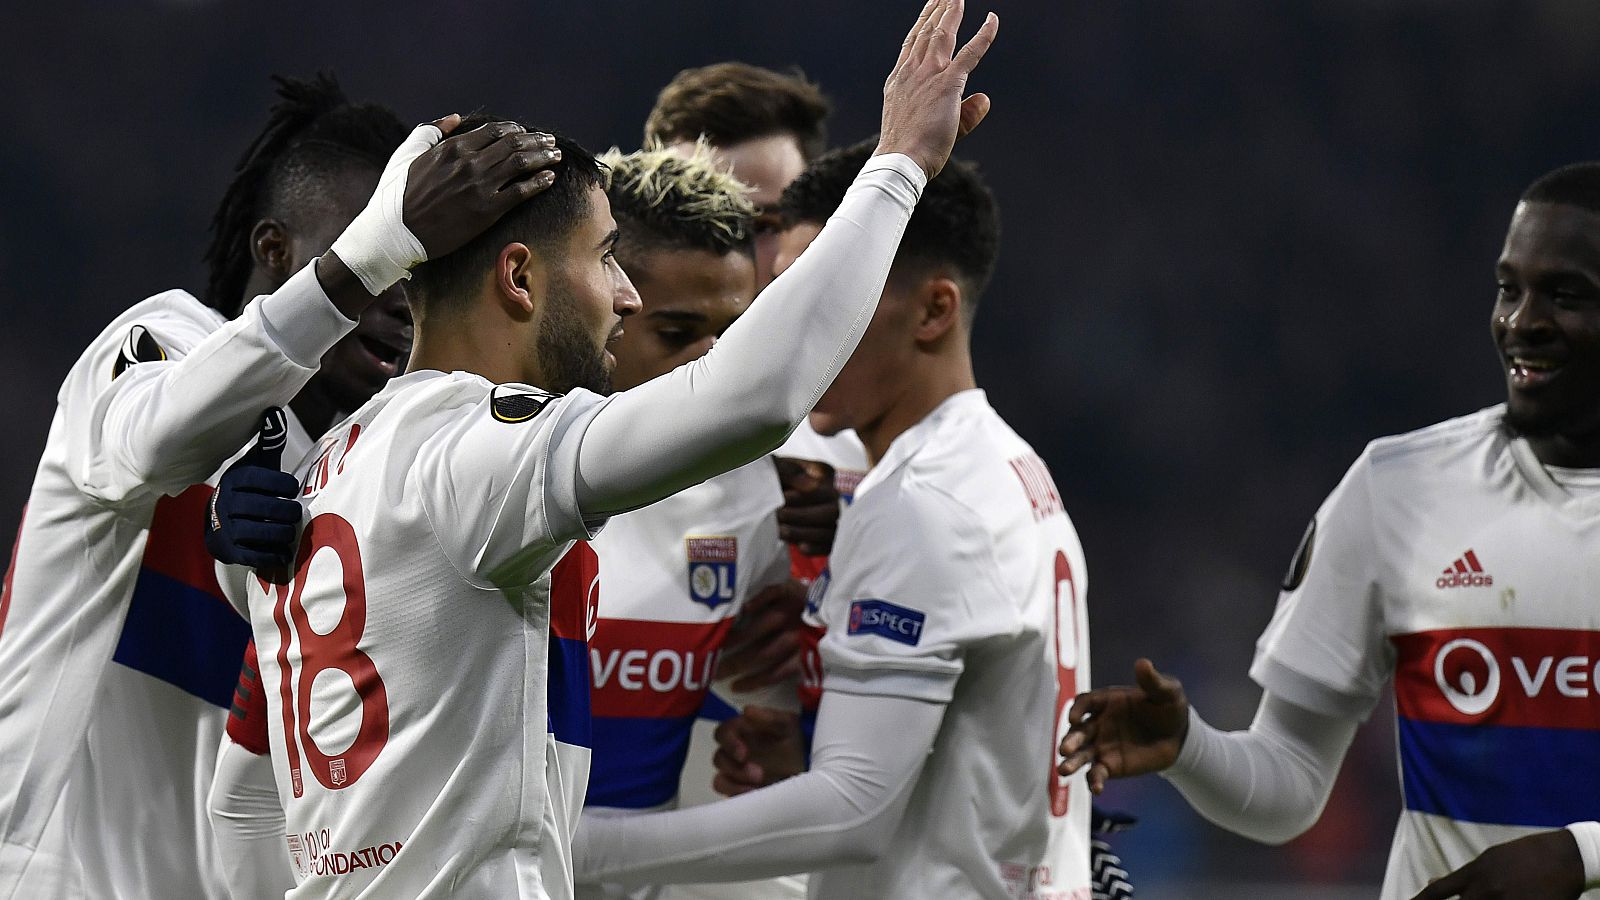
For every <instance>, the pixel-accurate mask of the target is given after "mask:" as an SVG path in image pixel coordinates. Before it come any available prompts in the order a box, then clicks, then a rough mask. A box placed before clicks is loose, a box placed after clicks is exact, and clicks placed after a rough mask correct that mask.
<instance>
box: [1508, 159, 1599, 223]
mask: <svg viewBox="0 0 1600 900" xmlns="http://www.w3.org/2000/svg"><path fill="white" fill-rule="evenodd" d="M1522 202H1524V203H1559V204H1561V205H1563V206H1576V207H1578V208H1580V209H1586V210H1588V211H1589V212H1592V213H1600V162H1579V163H1572V164H1571V165H1566V166H1562V167H1561V168H1559V169H1555V170H1553V171H1550V172H1546V173H1545V174H1543V175H1541V176H1539V178H1538V180H1536V181H1534V183H1533V184H1531V185H1529V186H1528V189H1527V190H1525V191H1523V192H1522Z"/></svg>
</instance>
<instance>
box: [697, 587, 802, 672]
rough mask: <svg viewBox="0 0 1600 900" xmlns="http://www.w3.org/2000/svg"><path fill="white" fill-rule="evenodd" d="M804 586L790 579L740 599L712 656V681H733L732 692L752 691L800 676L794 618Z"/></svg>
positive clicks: (797, 621) (799, 625) (799, 647)
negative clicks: (740, 607)
mask: <svg viewBox="0 0 1600 900" xmlns="http://www.w3.org/2000/svg"><path fill="white" fill-rule="evenodd" d="M805 608H806V586H805V585H804V584H802V583H800V582H798V581H795V580H793V579H791V580H789V581H784V582H780V583H778V584H773V585H768V586H767V587H764V588H762V589H761V590H760V591H759V592H757V593H756V595H755V596H754V597H751V598H750V599H749V600H747V601H745V605H744V610H743V611H741V612H740V613H739V618H738V619H737V620H735V621H734V623H733V627H732V628H730V629H728V636H727V638H726V639H724V640H723V642H722V647H723V650H722V654H721V655H720V656H718V657H717V671H716V676H715V677H716V678H718V679H723V678H735V679H737V680H735V681H734V682H733V689H734V690H736V691H746V692H748V691H754V690H759V689H761V688H764V687H767V686H769V685H774V684H778V683H780V682H783V681H787V680H789V679H791V678H798V677H799V676H800V654H801V651H802V649H803V646H802V643H801V640H800V629H801V628H802V627H803V623H802V622H801V620H800V614H801V613H802V612H804V611H805Z"/></svg>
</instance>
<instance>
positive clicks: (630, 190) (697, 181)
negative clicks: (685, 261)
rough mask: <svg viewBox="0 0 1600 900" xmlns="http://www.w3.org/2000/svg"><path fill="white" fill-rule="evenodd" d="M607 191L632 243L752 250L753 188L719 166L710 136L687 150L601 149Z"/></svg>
mask: <svg viewBox="0 0 1600 900" xmlns="http://www.w3.org/2000/svg"><path fill="white" fill-rule="evenodd" d="M600 161H601V162H602V163H604V164H605V166H606V168H607V170H608V171H607V173H606V184H605V190H606V196H607V197H608V198H609V199H610V201H611V214H612V215H613V216H615V217H616V219H617V223H618V227H619V228H620V229H621V231H622V237H621V241H620V243H621V244H623V245H624V249H625V251H626V250H627V249H630V248H637V249H648V248H652V247H681V248H690V249H699V250H709V251H711V252H713V253H716V254H718V255H721V254H724V253H729V252H732V251H735V250H740V251H744V252H750V251H751V240H752V237H753V233H752V228H753V225H754V222H755V215H756V210H755V206H754V205H752V204H751V202H750V199H749V196H748V194H749V190H750V189H749V188H748V187H746V186H745V184H744V183H743V182H741V181H739V179H737V178H734V177H733V175H732V174H730V173H729V172H728V171H727V170H726V169H724V168H722V167H721V166H719V165H718V164H717V162H716V160H715V159H714V158H713V157H712V155H711V148H710V146H709V145H707V144H706V142H705V140H703V139H702V140H700V141H697V142H696V143H695V146H694V151H693V152H692V153H690V154H689V155H688V156H684V155H682V154H681V153H677V152H674V151H671V150H668V149H666V148H665V147H663V146H662V145H661V144H659V143H654V142H653V143H651V144H650V145H648V146H646V147H645V149H643V150H636V151H634V152H633V153H623V152H622V151H621V150H619V149H617V148H615V147H613V148H611V149H610V150H608V151H606V152H605V153H603V154H601V156H600Z"/></svg>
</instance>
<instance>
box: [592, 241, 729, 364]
mask: <svg viewBox="0 0 1600 900" xmlns="http://www.w3.org/2000/svg"><path fill="white" fill-rule="evenodd" d="M627 269H628V271H629V273H630V275H631V276H632V278H633V281H634V284H635V285H636V286H637V287H638V289H639V300H640V302H641V304H642V305H643V308H642V311H641V312H640V314H639V316H638V317H637V318H635V319H634V320H633V321H632V322H630V323H629V324H628V329H627V331H626V332H625V333H624V334H623V336H622V339H621V340H620V341H618V342H617V344H616V346H615V348H614V352H615V353H616V357H617V370H616V375H615V378H614V379H613V381H614V383H615V385H616V388H617V390H619V391H625V390H628V389H629V388H632V387H635V386H637V385H640V384H643V383H644V382H646V381H649V380H650V379H652V378H655V377H657V376H659V375H664V374H666V373H667V372H670V371H672V370H673V369H676V368H677V367H679V366H681V365H683V364H684V363H687V362H692V361H694V360H697V359H699V358H700V357H702V356H704V355H705V354H706V353H707V351H709V350H710V349H711V347H712V345H713V344H715V343H716V341H717V338H718V337H720V336H721V335H722V332H724V331H726V330H727V328H728V326H729V325H732V324H733V322H734V320H735V319H737V318H739V316H740V315H741V314H743V313H744V311H745V308H746V307H748V306H749V305H750V300H751V298H752V297H754V296H755V292H756V270H755V263H754V262H753V261H752V260H751V258H750V257H749V256H748V255H746V254H744V253H741V252H738V251H729V252H727V253H714V252H712V251H710V250H697V249H678V248H659V249H655V250H646V251H643V252H639V253H635V254H633V255H631V256H630V257H629V259H628V261H627Z"/></svg>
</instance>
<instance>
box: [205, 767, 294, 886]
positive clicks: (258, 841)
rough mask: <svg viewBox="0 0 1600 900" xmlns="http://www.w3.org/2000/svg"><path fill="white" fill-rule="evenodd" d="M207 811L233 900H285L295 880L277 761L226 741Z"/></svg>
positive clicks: (207, 801)
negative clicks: (274, 768)
mask: <svg viewBox="0 0 1600 900" xmlns="http://www.w3.org/2000/svg"><path fill="white" fill-rule="evenodd" d="M206 811H207V813H208V814H209V815H210V818H211V828H212V831H213V833H214V834H215V835H216V838H217V853H218V854H219V855H220V856H221V861H222V869H223V873H224V875H225V876H226V878H227V881H228V891H229V893H230V894H231V895H232V896H233V900H283V895H284V892H285V891H288V890H289V889H291V888H293V887H294V886H295V877H294V870H293V869H292V868H290V865H289V853H288V849H287V845H286V844H285V843H284V840H283V836H284V835H285V834H286V833H287V832H288V826H287V825H286V824H285V820H284V814H283V804H282V803H281V802H280V801H279V799H278V783H277V780H276V778H275V777H274V776H273V773H272V757H270V756H266V755H261V756H258V755H256V754H254V753H251V752H250V751H249V750H246V749H245V748H243V747H241V746H239V745H238V744H235V743H234V742H233V741H232V740H229V739H228V738H223V741H222V750H221V752H220V753H218V755H217V773H216V778H215V780H214V781H213V782H212V784H211V795H210V796H209V797H208V798H207V800H206Z"/></svg>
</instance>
